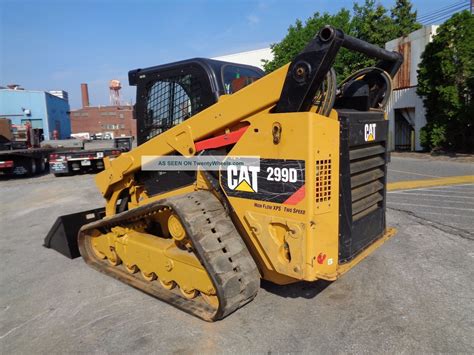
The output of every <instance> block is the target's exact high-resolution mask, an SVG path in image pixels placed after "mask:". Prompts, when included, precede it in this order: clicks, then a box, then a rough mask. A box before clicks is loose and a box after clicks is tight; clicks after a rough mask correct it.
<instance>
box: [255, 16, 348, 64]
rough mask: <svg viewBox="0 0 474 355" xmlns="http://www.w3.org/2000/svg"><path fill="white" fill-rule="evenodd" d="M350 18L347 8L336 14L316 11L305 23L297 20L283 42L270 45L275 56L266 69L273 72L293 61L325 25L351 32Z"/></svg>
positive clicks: (268, 62) (266, 62)
mask: <svg viewBox="0 0 474 355" xmlns="http://www.w3.org/2000/svg"><path fill="white" fill-rule="evenodd" d="M350 20H351V15H350V12H349V11H348V10H346V9H342V10H340V11H339V12H338V13H337V14H335V15H330V14H329V13H327V12H325V13H323V14H320V13H319V12H316V13H315V14H314V15H313V16H311V17H310V18H308V19H307V20H306V22H305V23H303V22H302V21H301V20H296V22H295V24H294V25H291V26H290V27H289V28H288V33H287V35H286V36H285V38H283V40H282V41H281V42H279V43H273V44H272V45H271V46H270V47H271V49H272V52H273V54H274V58H273V60H271V61H265V63H264V68H265V71H266V72H272V71H274V70H275V69H278V68H280V67H281V66H283V65H285V64H286V63H288V62H291V60H292V59H293V58H294V57H295V56H296V55H297V54H298V53H299V52H301V50H302V49H303V48H304V47H305V46H306V44H308V42H309V41H310V40H311V39H312V38H313V37H314V36H315V35H316V34H317V33H318V31H319V30H320V29H321V28H322V27H323V26H324V25H328V24H329V25H332V26H334V27H337V28H341V29H342V30H343V31H345V32H350V26H351V24H350V22H351V21H350Z"/></svg>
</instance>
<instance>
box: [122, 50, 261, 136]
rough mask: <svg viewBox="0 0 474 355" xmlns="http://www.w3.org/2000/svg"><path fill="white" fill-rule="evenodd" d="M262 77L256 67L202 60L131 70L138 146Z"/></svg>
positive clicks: (130, 78) (129, 74)
mask: <svg viewBox="0 0 474 355" xmlns="http://www.w3.org/2000/svg"><path fill="white" fill-rule="evenodd" d="M263 75H264V72H263V71H262V70H261V69H259V68H257V67H253V66H250V65H243V64H236V63H229V62H223V61H218V60H213V59H205V58H194V59H188V60H184V61H179V62H175V63H170V64H165V65H159V66H155V67H150V68H146V69H135V70H131V71H130V72H129V73H128V78H129V83H130V85H132V86H137V102H136V105H135V114H136V116H135V117H137V118H138V119H137V143H138V145H140V144H142V143H144V142H146V141H148V140H149V139H151V138H152V137H154V136H156V135H158V134H160V133H162V132H164V131H166V130H168V129H169V128H171V127H173V126H175V125H177V124H179V123H181V122H183V121H184V120H186V119H188V118H189V117H191V116H194V115H195V114H196V113H198V112H200V111H202V110H204V109H206V108H208V107H209V106H212V105H214V104H215V103H216V102H217V101H218V99H219V97H220V96H221V95H230V94H233V93H235V92H237V91H239V90H240V89H242V88H244V87H245V86H247V85H249V84H251V83H253V82H254V81H256V80H258V79H259V78H261V77H262V76H263Z"/></svg>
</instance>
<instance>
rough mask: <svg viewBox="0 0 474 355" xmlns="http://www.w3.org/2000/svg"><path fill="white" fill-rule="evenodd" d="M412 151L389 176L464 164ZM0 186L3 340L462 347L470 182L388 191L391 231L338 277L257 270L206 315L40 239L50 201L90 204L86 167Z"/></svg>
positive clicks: (1, 347) (124, 348)
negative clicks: (226, 312)
mask: <svg viewBox="0 0 474 355" xmlns="http://www.w3.org/2000/svg"><path fill="white" fill-rule="evenodd" d="M399 159H402V160H399ZM416 163H417V162H412V161H411V160H407V161H406V162H405V161H403V158H397V159H392V163H391V164H390V167H389V169H390V170H391V171H389V174H390V175H389V177H390V179H391V181H399V180H400V179H405V178H407V177H408V175H409V174H407V173H406V172H408V173H414V174H425V173H426V174H427V175H433V176H452V175H468V174H469V172H470V171H472V166H470V165H469V164H460V163H449V162H447V165H441V164H439V162H431V164H429V163H426V165H423V166H422V167H420V165H421V163H419V164H416ZM423 164H425V163H423ZM453 164H454V165H453ZM443 166H444V168H443ZM446 169H447V170H449V171H447V172H446V171H445V170H446ZM395 170H397V171H403V172H404V173H405V175H402V174H403V173H399V172H397V171H395ZM452 171H453V173H452V174H451V172H452ZM397 174H398V175H397ZM446 174H451V175H446ZM412 175H413V174H412ZM413 176H417V175H413ZM417 178H418V179H420V178H423V177H420V176H418V177H417ZM425 178H426V177H425ZM0 199H1V204H0V216H1V219H0V230H1V231H2V233H1V237H0V268H1V270H2V272H1V273H0V352H1V353H5V354H10V353H92V352H95V353H143V354H145V353H150V352H165V353H195V352H211V353H217V352H219V353H220V352H227V353H248V352H265V353H268V352H304V353H309V352H326V353H329V352H330V353H341V352H371V353H381V352H391V353H394V352H397V353H399V352H410V353H415V352H416V353H417V352H443V353H460V352H462V353H473V352H474V340H473V337H472V334H474V323H473V319H474V299H473V298H474V296H473V295H474V281H473V280H474V263H473V261H474V247H473V235H472V231H473V229H474V228H473V227H474V224H473V223H474V222H473V220H474V218H473V217H474V213H473V209H474V184H464V185H456V186H448V187H446V186H443V187H439V188H427V189H421V190H407V191H394V192H390V193H389V194H388V206H387V207H388V210H387V218H388V224H389V225H390V226H393V227H395V228H397V229H398V234H397V235H396V236H395V237H394V238H392V239H391V240H389V241H388V242H387V243H386V244H384V245H383V246H382V247H381V248H380V249H379V250H377V251H376V252H375V253H373V254H372V255H370V256H369V257H368V258H367V259H366V260H364V261H363V262H362V263H361V264H359V265H358V266H356V267H355V268H354V269H353V270H351V271H350V272H348V273H347V274H346V275H345V276H344V277H342V278H341V279H340V280H338V281H336V282H333V283H327V282H316V283H298V284H295V285H288V286H276V285H272V284H270V283H267V282H262V287H261V289H260V291H259V294H258V295H257V297H256V299H255V300H254V301H253V302H251V303H249V304H248V305H246V306H245V307H244V308H242V309H240V310H239V311H237V312H235V313H234V314H232V315H231V316H229V317H227V318H226V319H224V320H222V321H219V322H217V323H206V322H203V321H201V320H198V319H196V318H193V317H191V316H189V315H187V314H185V313H183V312H181V311H178V310H176V309H174V308H173V307H171V306H168V305H166V304H164V303H162V302H160V301H158V300H156V299H154V298H152V297H150V296H148V295H146V294H143V293H141V292H140V291H137V290H135V289H133V288H131V287H129V286H126V285H124V284H122V283H120V282H119V281H116V280H114V279H111V278H109V277H107V276H105V275H102V274H100V273H98V272H96V271H95V270H93V269H91V268H89V267H88V266H86V265H85V264H84V262H83V261H82V260H81V259H80V258H79V259H75V260H69V259H67V258H65V257H63V256H62V255H60V254H58V253H57V252H55V251H53V250H49V249H45V248H43V247H42V243H43V239H44V236H45V235H46V233H47V232H48V230H49V228H50V227H51V225H52V224H53V222H54V221H55V219H56V217H57V216H58V215H62V214H67V213H73V212H77V211H81V210H85V209H90V208H95V207H98V206H101V205H102V199H101V197H100V194H99V193H98V191H97V190H96V188H95V184H94V182H93V176H92V175H82V176H72V177H66V178H55V177H54V176H52V175H44V176H40V177H36V178H29V179H11V180H6V181H5V180H3V181H0Z"/></svg>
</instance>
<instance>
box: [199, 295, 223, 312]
mask: <svg viewBox="0 0 474 355" xmlns="http://www.w3.org/2000/svg"><path fill="white" fill-rule="evenodd" d="M201 296H202V298H203V299H204V301H205V302H206V303H207V304H208V305H209V306H211V307H212V308H214V309H217V307H219V299H218V298H217V296H216V295H206V294H205V293H201Z"/></svg>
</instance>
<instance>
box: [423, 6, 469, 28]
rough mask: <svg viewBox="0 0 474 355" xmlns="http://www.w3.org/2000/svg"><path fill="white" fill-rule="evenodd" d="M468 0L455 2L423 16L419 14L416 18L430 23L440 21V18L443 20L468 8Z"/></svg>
mask: <svg viewBox="0 0 474 355" xmlns="http://www.w3.org/2000/svg"><path fill="white" fill-rule="evenodd" d="M469 6H470V5H469V2H461V3H457V4H452V5H450V6H447V7H445V8H442V9H439V10H435V11H433V12H431V13H430V14H426V15H424V16H420V17H418V18H417V20H418V21H419V22H421V23H423V24H425V25H426V24H431V23H434V22H440V21H442V20H445V19H447V18H449V17H451V16H452V15H453V14H455V13H457V12H459V11H462V10H464V9H469Z"/></svg>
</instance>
